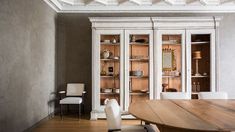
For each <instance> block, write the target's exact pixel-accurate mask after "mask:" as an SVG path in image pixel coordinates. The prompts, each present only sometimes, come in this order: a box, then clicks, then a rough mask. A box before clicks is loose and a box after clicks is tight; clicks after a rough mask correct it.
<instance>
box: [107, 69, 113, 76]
mask: <svg viewBox="0 0 235 132" xmlns="http://www.w3.org/2000/svg"><path fill="white" fill-rule="evenodd" d="M108 71H109V72H108V75H109V76H113V67H108Z"/></svg>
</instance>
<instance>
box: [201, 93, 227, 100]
mask: <svg viewBox="0 0 235 132" xmlns="http://www.w3.org/2000/svg"><path fill="white" fill-rule="evenodd" d="M198 99H228V94H227V93H226V92H200V93H199V94H198Z"/></svg>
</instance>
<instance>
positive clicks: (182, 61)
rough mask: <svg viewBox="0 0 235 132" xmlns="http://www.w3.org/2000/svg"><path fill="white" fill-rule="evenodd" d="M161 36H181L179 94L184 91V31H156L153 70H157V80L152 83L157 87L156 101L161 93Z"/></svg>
mask: <svg viewBox="0 0 235 132" xmlns="http://www.w3.org/2000/svg"><path fill="white" fill-rule="evenodd" d="M162 35H181V92H185V91H186V87H185V80H186V76H185V30H157V38H155V39H157V43H155V45H154V46H155V47H156V50H157V51H156V52H154V57H155V58H156V59H157V60H156V59H155V62H156V63H157V65H155V69H156V70H157V73H155V74H157V78H156V79H157V80H156V79H155V80H154V81H155V82H156V83H155V86H156V87H157V93H156V94H157V97H155V98H157V99H160V93H161V91H162Z"/></svg>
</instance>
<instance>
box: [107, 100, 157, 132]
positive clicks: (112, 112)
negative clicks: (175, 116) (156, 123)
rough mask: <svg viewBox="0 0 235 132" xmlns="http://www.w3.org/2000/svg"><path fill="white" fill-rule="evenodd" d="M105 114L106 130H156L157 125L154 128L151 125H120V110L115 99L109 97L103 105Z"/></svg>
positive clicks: (145, 131)
mask: <svg viewBox="0 0 235 132" xmlns="http://www.w3.org/2000/svg"><path fill="white" fill-rule="evenodd" d="M105 114H106V118H107V123H108V132H114V131H122V132H156V131H158V130H157V127H156V128H155V129H154V128H153V127H152V126H151V125H144V126H142V125H135V126H134V125H133V126H122V125H121V120H122V119H121V110H120V107H119V105H118V103H117V101H116V100H115V99H111V100H109V101H108V102H107V104H106V105H105Z"/></svg>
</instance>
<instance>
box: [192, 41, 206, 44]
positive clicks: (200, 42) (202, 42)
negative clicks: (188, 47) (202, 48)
mask: <svg viewBox="0 0 235 132" xmlns="http://www.w3.org/2000/svg"><path fill="white" fill-rule="evenodd" d="M208 43H210V42H209V41H199V42H191V44H208Z"/></svg>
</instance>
